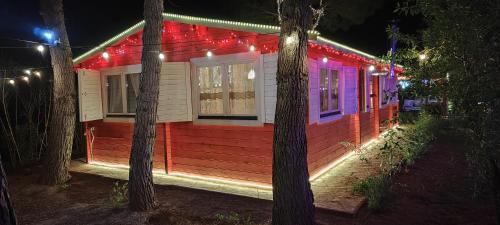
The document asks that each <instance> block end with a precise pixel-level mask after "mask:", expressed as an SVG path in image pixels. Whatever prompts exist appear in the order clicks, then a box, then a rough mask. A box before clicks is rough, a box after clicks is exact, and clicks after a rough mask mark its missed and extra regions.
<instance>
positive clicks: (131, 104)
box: [126, 73, 139, 113]
mask: <svg viewBox="0 0 500 225" xmlns="http://www.w3.org/2000/svg"><path fill="white" fill-rule="evenodd" d="M126 82H127V112H128V113H135V108H136V107H137V95H138V94H139V73H133V74H127V75H126Z"/></svg>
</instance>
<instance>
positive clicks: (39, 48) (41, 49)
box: [36, 45, 45, 53]
mask: <svg viewBox="0 0 500 225" xmlns="http://www.w3.org/2000/svg"><path fill="white" fill-rule="evenodd" d="M36 50H37V51H39V52H40V53H43V52H44V51H45V47H44V46H43V45H38V46H36Z"/></svg>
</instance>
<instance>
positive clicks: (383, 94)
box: [378, 76, 389, 105]
mask: <svg viewBox="0 0 500 225" xmlns="http://www.w3.org/2000/svg"><path fill="white" fill-rule="evenodd" d="M378 80H379V88H380V103H381V104H382V105H385V104H387V102H388V100H389V92H388V91H387V87H386V76H379V79H378Z"/></svg>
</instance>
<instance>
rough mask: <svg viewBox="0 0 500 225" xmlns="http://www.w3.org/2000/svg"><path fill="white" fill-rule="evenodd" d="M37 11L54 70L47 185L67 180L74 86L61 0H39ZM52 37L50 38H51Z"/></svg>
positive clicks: (70, 148) (72, 122) (46, 162)
mask: <svg viewBox="0 0 500 225" xmlns="http://www.w3.org/2000/svg"><path fill="white" fill-rule="evenodd" d="M40 6H41V14H42V17H43V20H44V22H45V25H46V26H47V27H48V28H49V29H50V30H51V31H52V32H53V34H52V35H51V38H50V39H51V40H49V42H51V43H50V44H51V46H50V57H51V62H52V69H53V72H54V82H53V93H52V98H53V101H52V102H53V107H52V113H51V118H50V125H49V135H48V149H47V151H48V152H47V154H46V158H45V170H46V171H45V173H44V174H43V177H42V182H43V183H46V184H50V185H54V184H62V183H65V182H67V181H68V180H69V178H70V176H69V173H68V168H69V164H70V161H71V150H72V146H73V137H74V132H75V116H76V114H75V110H76V105H75V103H76V100H75V99H76V90H75V75H74V73H73V61H72V53H71V47H70V44H69V40H68V35H67V33H66V26H65V24H64V11H63V2H62V0H40ZM52 39H53V40H54V41H52Z"/></svg>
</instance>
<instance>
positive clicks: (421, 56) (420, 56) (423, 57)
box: [418, 54, 427, 61]
mask: <svg viewBox="0 0 500 225" xmlns="http://www.w3.org/2000/svg"><path fill="white" fill-rule="evenodd" d="M418 59H420V61H424V60H425V59H427V55H425V54H420V55H418Z"/></svg>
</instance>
